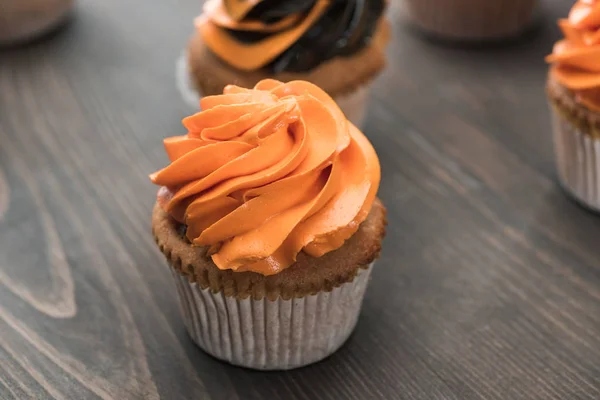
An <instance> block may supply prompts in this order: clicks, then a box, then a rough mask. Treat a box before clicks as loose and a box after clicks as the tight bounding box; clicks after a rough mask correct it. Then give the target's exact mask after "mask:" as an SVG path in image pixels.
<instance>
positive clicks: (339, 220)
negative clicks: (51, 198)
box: [150, 80, 386, 369]
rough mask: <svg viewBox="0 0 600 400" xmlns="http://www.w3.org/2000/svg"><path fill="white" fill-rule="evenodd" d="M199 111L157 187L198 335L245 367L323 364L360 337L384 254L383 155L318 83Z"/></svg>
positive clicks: (176, 142) (164, 243)
mask: <svg viewBox="0 0 600 400" xmlns="http://www.w3.org/2000/svg"><path fill="white" fill-rule="evenodd" d="M201 103H202V104H201V105H202V108H203V111H202V112H200V113H197V114H195V115H193V116H191V117H188V118H186V119H184V120H183V124H184V125H185V127H186V128H187V129H188V133H187V134H186V135H184V136H176V137H172V138H168V139H166V140H165V148H166V150H167V154H168V156H169V159H170V160H171V163H170V164H169V165H168V166H166V167H165V168H163V169H162V170H160V171H158V172H156V173H154V174H152V175H151V176H150V178H151V180H152V182H154V183H155V184H157V185H160V186H161V188H160V189H159V191H158V199H157V203H156V205H155V207H154V212H153V216H152V230H153V233H154V237H155V240H156V242H157V243H158V246H159V247H160V250H161V251H162V253H163V254H164V255H165V257H166V259H167V261H168V263H169V266H170V269H171V272H172V275H173V277H174V279H175V285H176V287H177V290H178V293H179V300H180V304H181V310H182V315H183V320H184V322H185V324H186V327H187V329H188V332H189V333H190V336H191V337H192V339H193V340H194V341H195V342H196V343H197V344H198V345H199V346H200V347H201V348H202V349H204V350H205V351H207V352H208V353H210V354H212V355H213V356H215V357H217V358H220V359H223V360H225V361H228V362H230V363H232V364H236V365H241V366H245V367H250V368H257V369H289V368H295V367H299V366H302V365H306V364H310V363H312V362H316V361H319V360H321V359H323V358H324V357H327V356H328V355H330V354H331V353H333V352H334V351H335V350H337V349H338V348H339V347H340V346H341V345H342V344H343V343H344V342H345V341H346V339H347V338H348V336H349V335H350V333H351V332H352V330H353V329H354V326H355V325H356V322H357V319H358V314H359V311H360V308H361V304H362V299H363V296H364V293H365V289H366V287H367V283H368V281H369V274H370V273H371V271H372V269H373V267H372V264H373V262H374V260H375V259H376V258H377V256H378V255H379V251H380V249H381V241H382V238H383V235H384V233H385V223H386V219H385V208H384V206H383V205H382V204H381V202H380V201H379V200H378V199H377V197H376V196H377V190H378V187H379V180H380V170H379V160H378V158H377V155H376V153H375V151H374V149H373V147H372V146H371V144H370V143H369V141H368V140H367V138H366V137H365V136H364V135H363V134H362V133H361V131H360V130H359V129H358V128H356V127H355V126H354V125H353V124H352V123H350V122H348V121H347V119H346V118H345V117H344V114H343V113H342V112H341V110H340V109H339V108H338V107H337V105H336V104H335V102H334V101H333V100H332V99H331V97H329V96H328V95H327V94H326V93H325V92H324V91H322V90H321V89H319V88H318V87H316V86H314V85H312V84H311V83H308V82H302V81H294V82H289V83H285V84H284V83H281V82H278V81H275V80H264V81H261V82H259V83H258V84H257V85H256V86H255V87H254V88H253V89H244V88H241V87H239V86H233V85H230V86H227V87H226V88H225V90H224V93H223V94H221V95H218V96H207V97H204V98H202V100H201Z"/></svg>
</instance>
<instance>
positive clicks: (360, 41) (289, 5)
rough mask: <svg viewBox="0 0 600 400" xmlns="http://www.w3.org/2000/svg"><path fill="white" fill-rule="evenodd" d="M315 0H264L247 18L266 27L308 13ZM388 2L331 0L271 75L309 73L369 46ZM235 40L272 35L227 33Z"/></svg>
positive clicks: (251, 40) (275, 63)
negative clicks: (325, 9) (264, 24)
mask: <svg viewBox="0 0 600 400" xmlns="http://www.w3.org/2000/svg"><path fill="white" fill-rule="evenodd" d="M315 4H316V0H265V1H262V2H260V3H258V4H257V5H256V6H255V7H254V8H253V9H252V10H251V11H250V12H249V13H248V14H247V15H246V17H245V19H250V20H260V21H262V22H264V23H266V24H272V23H275V22H277V21H279V20H281V19H282V18H285V17H286V16H289V15H292V14H298V13H305V14H307V13H308V12H309V11H310V10H311V9H312V7H314V6H315ZM384 9H385V0H332V1H331V5H330V6H329V8H328V9H327V11H325V13H324V14H323V15H322V16H321V17H320V18H319V19H318V20H317V22H316V23H315V24H314V25H313V26H312V27H310V28H309V29H308V30H307V31H306V32H305V33H304V35H302V36H301V37H300V39H298V40H297V41H296V43H294V44H293V45H292V46H290V47H289V48H288V49H287V50H286V51H284V52H283V53H282V54H280V55H279V56H278V57H277V58H276V59H275V60H273V61H272V62H271V63H270V64H268V65H267V68H268V69H270V70H271V71H272V72H274V73H277V72H283V71H289V72H306V71H310V70H311V69H313V68H315V67H317V66H318V65H319V64H321V63H323V62H325V61H327V60H329V59H331V58H333V57H336V56H348V55H351V54H353V53H355V52H356V51H358V50H360V49H361V48H363V47H364V46H365V45H367V44H368V43H369V41H370V40H371V37H372V36H373V33H374V31H375V28H376V25H377V21H378V20H379V18H380V17H381V15H382V14H383V11H384ZM228 32H229V33H230V34H231V35H233V36H234V37H235V38H236V40H239V41H241V42H244V43H254V42H257V41H260V40H263V39H265V38H266V37H268V36H269V35H272V33H260V32H249V31H236V30H228Z"/></svg>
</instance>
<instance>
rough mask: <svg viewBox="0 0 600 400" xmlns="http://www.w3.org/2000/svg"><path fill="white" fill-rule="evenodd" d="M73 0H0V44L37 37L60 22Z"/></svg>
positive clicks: (68, 10) (66, 14)
mask: <svg viewBox="0 0 600 400" xmlns="http://www.w3.org/2000/svg"><path fill="white" fill-rule="evenodd" d="M73 5H74V0H0V45H11V44H15V43H19V42H23V41H27V40H32V39H35V38H37V37H40V36H42V35H44V34H46V33H48V32H49V31H51V30H52V29H54V28H56V27H57V26H58V25H60V24H61V23H62V22H63V21H64V20H65V19H66V17H67V16H68V15H69V13H70V11H71V10H72V8H73Z"/></svg>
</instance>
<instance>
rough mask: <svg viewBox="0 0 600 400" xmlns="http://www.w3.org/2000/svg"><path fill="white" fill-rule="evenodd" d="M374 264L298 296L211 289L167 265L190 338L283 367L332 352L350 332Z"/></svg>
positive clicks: (221, 353)
mask: <svg viewBox="0 0 600 400" xmlns="http://www.w3.org/2000/svg"><path fill="white" fill-rule="evenodd" d="M372 269H373V264H371V265H369V268H368V269H361V270H360V271H359V273H358V274H357V276H356V277H355V278H354V280H353V281H352V282H348V283H345V284H343V285H342V286H340V287H338V288H335V289H333V290H332V291H331V292H320V293H318V294H316V295H309V296H305V297H302V298H299V299H290V300H283V299H282V298H278V299H277V300H275V301H271V300H268V299H267V298H264V299H262V300H254V299H252V298H246V299H243V300H240V299H237V298H236V297H227V296H225V295H224V294H223V292H222V291H220V292H217V293H213V292H212V291H211V290H210V289H201V288H200V287H199V286H198V284H197V283H190V282H189V281H188V280H187V278H186V277H185V276H183V275H181V274H180V273H178V272H177V271H175V270H173V269H172V270H171V271H172V274H173V277H174V280H175V285H176V287H177V292H178V293H179V304H180V308H181V314H182V317H183V321H184V323H185V326H186V328H187V330H188V333H189V334H190V336H191V337H192V339H193V340H194V342H195V343H196V344H197V345H198V346H200V347H201V348H202V349H203V350H204V351H206V352H207V353H209V354H211V355H212V356H214V357H216V358H219V359H221V360H223V361H227V362H229V363H231V364H234V365H238V366H242V367H247V368H253V369H259V370H286V369H292V368H297V367H301V366H304V365H308V364H311V363H314V362H317V361H320V360H322V359H324V358H325V357H327V356H329V355H331V354H333V353H334V352H335V351H336V350H337V349H338V348H340V347H341V346H342V344H344V342H345V341H346V340H347V339H348V337H349V336H350V334H351V333H352V331H353V329H354V327H355V325H356V321H357V320H358V315H359V313H360V308H361V305H362V300H363V297H364V294H365V289H366V287H367V284H368V281H369V275H370V274H371V270H372Z"/></svg>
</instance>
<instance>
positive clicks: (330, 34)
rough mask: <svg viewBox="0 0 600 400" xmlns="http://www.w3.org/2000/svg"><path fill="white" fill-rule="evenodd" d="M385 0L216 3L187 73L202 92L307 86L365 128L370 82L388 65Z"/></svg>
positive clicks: (191, 49)
mask: <svg viewBox="0 0 600 400" xmlns="http://www.w3.org/2000/svg"><path fill="white" fill-rule="evenodd" d="M385 6H386V3H385V0H369V1H356V0H351V1H349V0H277V1H275V0H252V1H234V0H209V1H208V2H207V3H206V4H205V6H204V12H203V13H202V15H200V16H199V17H198V18H196V20H195V26H196V32H195V34H194V36H193V37H192V39H191V41H190V43H189V46H188V51H187V67H188V73H189V75H190V81H191V84H192V86H193V87H194V88H195V90H196V91H197V92H198V93H200V94H201V95H204V96H210V95H216V94H220V93H221V92H222V91H223V88H224V87H225V86H226V85H227V84H229V83H234V84H237V85H239V86H243V87H253V86H254V85H256V84H257V83H258V82H259V81H261V80H263V79H267V78H273V79H277V80H281V81H286V82H287V81H291V80H305V81H309V82H312V83H314V84H315V85H317V86H319V87H321V88H322V89H323V90H325V91H326V92H327V93H328V94H329V95H330V96H332V97H334V99H335V100H336V102H337V103H338V105H339V107H340V108H342V111H344V113H345V114H346V116H347V118H349V119H350V120H351V121H352V122H354V123H355V125H357V126H360V125H361V123H362V120H363V117H364V112H365V106H366V102H367V99H368V86H369V83H370V82H371V81H372V80H373V78H375V76H376V75H377V74H378V73H379V72H380V71H381V70H382V69H383V68H384V66H385V55H384V47H385V45H386V43H387V42H388V40H389V37H390V29H389V25H388V23H387V22H386V21H385V20H384V19H383V18H382V14H383V12H384V9H385Z"/></svg>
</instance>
